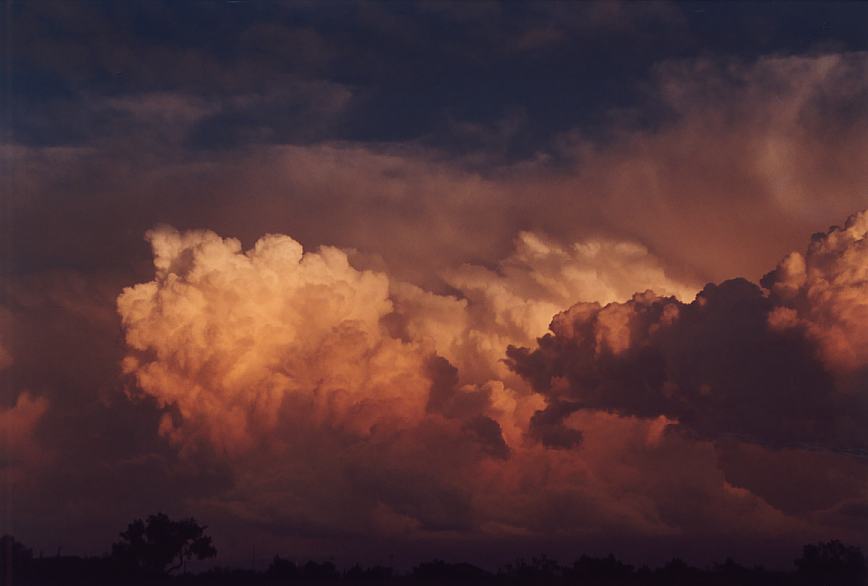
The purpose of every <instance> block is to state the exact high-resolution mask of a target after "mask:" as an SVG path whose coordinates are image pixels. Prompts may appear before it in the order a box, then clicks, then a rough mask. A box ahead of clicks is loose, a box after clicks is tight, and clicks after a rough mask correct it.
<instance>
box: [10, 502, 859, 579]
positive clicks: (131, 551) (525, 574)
mask: <svg viewBox="0 0 868 586" xmlns="http://www.w3.org/2000/svg"><path fill="white" fill-rule="evenodd" d="M206 529H207V528H206V527H203V526H201V525H199V524H198V523H197V522H196V521H195V519H183V520H180V521H174V520H171V519H169V517H167V516H166V515H163V514H157V515H151V516H150V517H148V518H147V519H146V520H141V519H137V520H135V521H133V522H132V523H130V524H129V526H128V527H127V529H126V531H123V532H121V534H120V541H118V542H117V543H115V544H114V545H113V546H112V549H111V553H108V554H105V555H102V556H94V557H78V556H61V555H56V556H51V557H43V556H34V555H33V551H32V550H31V549H29V548H27V547H26V546H24V545H23V544H21V543H19V542H18V541H16V540H15V539H14V538H13V537H11V536H8V535H7V536H3V537H2V538H0V554H2V558H0V578H2V585H3V586H15V585H22V586H27V585H42V584H64V585H66V584H89V585H94V586H100V585H110V584H111V585H120V584H143V585H146V584H168V583H172V584H178V585H183V584H190V585H191V586H192V585H203V586H205V585H209V584H214V585H221V584H226V585H239V586H240V585H247V584H253V585H256V584H261V585H263V586H265V585H278V584H292V585H298V586H301V585H302V584H324V583H338V582H341V583H361V584H366V585H369V586H376V585H378V584H390V585H395V584H421V585H425V584H430V585H432V586H433V585H441V584H444V585H445V584H483V585H485V584H490V585H491V586H501V585H503V586H511V585H524V584H547V585H548V584H551V585H553V586H561V585H563V586H567V585H576V586H581V585H588V586H595V585H600V586H618V585H637V586H639V585H648V586H657V585H659V586H663V585H667V586H669V585H673V586H679V585H690V586H705V585H707V586H729V585H732V586H736V585H737V586H754V585H756V586H777V585H781V586H784V585H786V586H856V585H866V584H868V572H866V562H865V557H864V555H863V554H862V551H861V550H860V549H859V548H858V547H855V546H851V545H846V544H844V543H841V542H840V541H834V540H833V541H829V542H825V543H817V544H812V545H806V546H805V547H804V548H803V549H802V552H801V555H799V556H798V557H797V559H795V561H794V565H793V568H792V569H791V570H789V571H774V570H768V569H765V568H763V567H760V566H753V567H746V566H742V565H740V564H738V563H736V562H735V561H733V560H731V559H727V560H726V561H724V562H722V563H719V564H715V565H712V566H709V567H704V568H697V567H693V566H691V565H689V564H687V563H685V562H684V561H682V560H680V559H674V560H672V561H670V562H668V563H666V564H664V565H662V566H660V567H656V568H649V567H646V566H642V567H639V568H637V567H634V566H631V565H629V564H626V563H624V562H621V561H620V560H618V559H617V558H615V557H614V556H612V555H609V556H606V557H589V556H585V555H583V556H580V557H579V558H578V559H576V561H574V562H573V563H571V564H561V563H559V562H557V561H555V560H553V559H550V558H548V557H546V556H541V557H532V558H530V559H522V560H518V561H517V562H515V563H512V564H508V565H506V566H504V567H502V568H500V569H499V570H497V571H496V572H490V571H486V570H483V569H481V568H479V567H477V566H474V565H472V564H467V563H448V562H444V561H442V560H434V561H431V562H425V563H422V564H419V565H418V566H416V567H415V568H413V569H412V570H411V571H409V572H406V573H398V572H395V571H394V570H393V569H392V568H388V567H384V566H370V567H363V566H360V565H355V566H353V567H351V568H349V569H348V570H344V571H340V570H339V569H338V568H337V567H336V566H335V565H334V564H333V563H332V562H328V561H326V562H316V561H306V562H300V563H297V562H294V561H291V560H289V559H286V558H283V557H280V556H276V557H275V558H274V559H273V560H272V562H271V564H270V565H269V566H268V568H267V569H266V570H264V571H261V572H256V571H252V570H242V569H237V568H221V567H215V568H212V569H210V570H207V571H204V572H199V573H191V572H188V571H187V563H188V562H189V561H190V560H204V559H208V558H212V557H214V556H216V554H217V550H216V548H215V547H214V545H213V544H212V543H211V538H210V537H209V536H208V535H207V534H206Z"/></svg>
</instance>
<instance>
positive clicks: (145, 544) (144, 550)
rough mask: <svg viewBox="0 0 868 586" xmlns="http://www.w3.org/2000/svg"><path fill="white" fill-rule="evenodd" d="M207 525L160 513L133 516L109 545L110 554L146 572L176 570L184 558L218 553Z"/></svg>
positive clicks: (208, 556)
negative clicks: (207, 530)
mask: <svg viewBox="0 0 868 586" xmlns="http://www.w3.org/2000/svg"><path fill="white" fill-rule="evenodd" d="M206 529H207V527H204V526H202V525H199V524H198V523H197V522H196V520H195V519H193V518H190V519H181V520H179V521H173V520H172V519H170V518H169V517H168V516H167V515H165V514H163V513H157V514H156V515H151V516H149V517H148V518H147V520H146V521H142V520H141V519H136V520H135V521H133V522H132V523H130V524H129V525H128V526H127V530H126V531H124V532H122V533H121V534H120V536H121V541H119V542H118V543H115V544H114V545H113V546H112V557H113V558H114V559H116V560H118V561H119V562H120V563H122V564H124V565H126V566H127V567H130V568H132V569H135V570H137V571H139V572H143V573H146V574H168V573H172V572H174V571H177V570H179V569H180V568H182V567H183V566H184V564H185V563H186V561H187V560H190V559H194V558H195V559H197V560H204V559H207V558H212V557H214V556H215V555H217V550H216V549H215V548H214V545H213V544H212V543H211V537H209V536H208V535H205V530H206Z"/></svg>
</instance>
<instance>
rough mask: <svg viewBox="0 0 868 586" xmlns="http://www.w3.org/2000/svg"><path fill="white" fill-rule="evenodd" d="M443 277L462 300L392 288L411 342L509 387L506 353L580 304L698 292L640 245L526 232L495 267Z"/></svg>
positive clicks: (468, 373) (468, 375) (477, 377)
mask: <svg viewBox="0 0 868 586" xmlns="http://www.w3.org/2000/svg"><path fill="white" fill-rule="evenodd" d="M442 277H443V280H444V281H445V283H446V284H447V285H448V286H449V287H451V288H452V290H454V291H455V292H457V294H458V296H457V297H450V296H445V295H437V294H434V293H430V292H427V291H425V290H423V289H421V288H419V287H416V286H413V285H409V284H406V283H401V282H399V283H396V284H394V285H393V287H392V291H393V297H394V300H395V305H396V310H397V312H398V313H400V314H401V315H402V317H403V320H404V321H403V326H404V328H405V331H406V332H407V334H408V335H410V336H411V337H414V338H420V339H430V340H433V342H434V345H435V348H436V349H437V351H438V352H439V353H440V354H441V355H443V356H445V357H446V358H448V359H449V360H450V362H452V363H453V364H455V365H457V366H458V367H459V371H460V372H461V376H462V378H463V380H468V381H474V382H484V381H486V380H488V379H498V380H509V379H510V373H509V370H508V369H507V368H505V366H504V365H503V363H502V358H503V353H504V349H505V348H506V347H507V346H508V345H519V344H529V343H531V342H532V341H533V340H534V339H535V338H537V337H539V336H541V335H543V334H544V333H545V332H546V330H547V328H548V323H549V321H550V320H551V316H552V315H554V314H555V313H556V312H557V311H559V310H560V309H561V308H563V307H566V306H569V305H571V304H573V303H575V302H577V301H594V302H598V303H602V304H607V303H610V302H613V301H623V300H626V299H629V298H630V296H631V295H632V294H633V292H634V291H636V290H646V289H653V290H655V291H657V292H658V293H661V294H668V295H677V296H679V297H680V298H684V299H688V298H691V297H692V296H693V295H694V294H695V291H696V290H695V288H693V287H691V286H690V285H687V284H683V283H680V282H678V281H676V280H674V279H672V278H670V277H669V276H668V275H667V274H666V271H665V270H664V268H663V266H662V263H661V262H660V260H659V259H658V258H656V257H655V256H654V255H653V254H652V253H650V252H649V251H648V249H647V248H645V247H644V246H642V245H641V244H638V243H635V242H630V241H615V240H610V239H600V238H598V239H587V240H583V241H578V242H574V243H572V244H571V245H568V246H563V245H560V244H558V243H557V242H554V241H552V240H551V239H548V238H545V237H544V236H542V235H540V234H536V233H533V232H526V231H525V232H520V233H519V235H518V236H517V237H516V239H515V242H514V250H513V251H512V252H511V253H510V254H509V255H508V256H506V258H504V259H502V260H500V261H498V262H497V264H496V265H495V266H493V267H491V268H489V267H486V266H482V265H477V264H470V263H465V264H462V265H460V266H458V267H455V268H448V269H445V270H444V271H443V272H442ZM510 382H514V381H510Z"/></svg>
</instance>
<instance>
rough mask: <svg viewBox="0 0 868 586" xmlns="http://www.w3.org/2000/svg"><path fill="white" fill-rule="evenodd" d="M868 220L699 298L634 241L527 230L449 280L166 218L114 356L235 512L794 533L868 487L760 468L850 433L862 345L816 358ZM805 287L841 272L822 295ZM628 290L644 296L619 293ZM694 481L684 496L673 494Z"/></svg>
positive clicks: (855, 420)
mask: <svg viewBox="0 0 868 586" xmlns="http://www.w3.org/2000/svg"><path fill="white" fill-rule="evenodd" d="M864 217H865V216H864V215H860V216H855V217H854V218H853V219H851V220H850V221H849V222H848V224H847V227H845V228H844V229H833V230H831V231H830V232H828V233H827V234H825V235H823V236H818V237H816V238H815V240H814V243H813V244H812V248H811V249H810V250H809V252H808V253H807V254H806V255H805V256H804V257H799V258H802V259H803V262H801V264H799V261H797V260H793V259H794V258H796V257H788V259H786V260H785V261H783V262H782V263H781V266H780V267H779V268H778V269H777V270H776V271H775V272H773V273H771V274H770V276H769V277H767V279H766V280H764V281H763V284H764V287H761V286H759V285H756V284H753V283H750V282H748V281H746V280H743V279H736V280H732V281H727V282H724V283H721V284H719V285H708V286H706V287H705V288H704V289H703V290H702V291H701V292H700V293H699V294H698V295H697V296H696V298H695V299H694V300H693V301H690V302H688V301H687V300H688V299H689V298H690V287H689V286H687V285H683V284H680V283H678V282H676V281H673V280H671V279H669V278H668V277H667V276H666V274H665V272H663V271H662V269H661V268H660V266H659V264H658V263H657V261H656V260H655V259H654V257H653V256H652V255H650V254H649V253H648V252H647V250H645V249H644V248H642V247H639V246H637V245H634V244H628V243H616V242H596V243H595V242H586V243H583V244H580V245H576V246H574V247H572V248H566V247H563V246H558V245H555V244H553V243H551V242H548V241H547V240H546V239H544V238H542V237H540V236H538V235H533V234H522V235H521V236H520V237H519V239H518V241H517V247H516V251H515V253H514V254H513V255H512V256H510V257H509V258H508V259H506V260H504V261H503V262H502V263H500V264H499V265H498V266H496V267H492V268H483V267H479V266H471V265H465V266H463V267H460V268H458V269H456V270H454V271H453V272H451V273H449V274H446V275H444V278H445V279H446V280H447V281H448V282H449V283H450V284H451V286H452V287H453V289H454V290H455V291H456V293H455V294H453V295H445V294H435V293H432V292H430V291H426V290H424V289H421V288H419V287H417V286H415V285H409V284H407V283H404V282H401V281H399V280H396V279H394V278H391V277H390V276H389V275H388V274H386V273H384V272H377V271H371V270H360V269H357V268H355V267H354V266H353V265H352V263H351V262H350V259H349V257H348V255H347V253H345V252H344V251H342V250H339V249H337V248H330V247H323V248H321V249H319V250H317V251H312V252H311V251H308V252H305V251H304V250H303V249H302V247H301V245H300V244H299V243H298V242H296V241H295V240H293V239H291V238H289V237H287V236H280V235H270V236H265V237H263V238H262V239H260V240H259V241H258V242H257V243H256V244H255V245H254V246H253V247H252V248H251V249H249V250H246V251H245V250H243V249H242V247H241V244H240V242H238V241H237V240H234V239H231V238H228V239H224V238H221V237H220V236H218V235H216V234H215V233H213V232H208V231H193V232H184V233H180V232H177V231H175V230H174V229H171V228H167V227H162V228H158V229H155V230H153V231H151V232H150V233H149V235H148V238H149V240H150V242H151V246H152V248H153V251H154V264H155V268H156V271H155V275H154V278H153V280H151V281H149V282H146V283H142V284H139V285H136V286H133V287H129V288H127V289H126V290H124V292H123V293H122V294H121V296H120V297H119V298H118V310H119V312H120V315H121V318H122V323H123V325H124V328H125V333H126V340H127V344H128V346H129V348H130V352H129V355H128V357H127V358H126V359H125V360H124V369H125V371H126V372H127V373H128V374H129V375H131V376H132V377H133V379H134V381H135V384H134V386H133V387H132V389H135V390H132V391H131V392H132V394H133V395H139V396H146V397H151V398H153V399H156V400H157V402H158V403H159V404H160V405H161V406H162V407H163V408H164V410H165V415H164V416H163V420H162V424H161V425H160V432H161V433H162V434H163V435H164V436H165V437H166V438H168V439H169V441H171V442H172V443H174V444H175V445H176V446H178V448H179V449H180V450H181V452H182V454H184V455H185V457H187V458H188V459H189V460H190V461H191V462H195V461H197V460H201V459H203V458H204V459H206V460H207V459H214V458H216V460H217V461H220V462H222V463H223V465H225V466H228V469H229V470H231V472H232V477H233V480H232V488H231V490H229V492H227V493H226V494H225V495H223V496H222V497H219V498H217V497H211V498H210V499H209V500H208V506H212V507H219V508H222V509H223V510H228V511H229V512H230V513H231V514H232V515H233V516H235V517H240V518H245V519H249V520H256V521H258V522H262V523H268V522H275V520H277V521H279V522H280V523H283V524H289V525H291V526H295V527H302V528H306V529H305V531H309V532H314V533H322V532H326V533H334V532H344V531H351V532H353V531H361V532H369V533H370V534H372V535H380V536H383V535H387V536H388V535H392V536H394V535H405V536H415V537H419V536H425V535H428V536H430V535H433V534H437V533H440V532H443V531H447V532H460V533H464V534H476V535H487V536H489V537H497V536H499V538H500V537H503V536H516V535H522V536H532V535H544V534H547V533H550V532H552V531H557V532H565V533H567V534H572V535H577V534H581V533H582V531H583V529H581V526H582V523H580V522H579V520H580V519H592V520H593V523H592V525H593V526H594V528H595V529H594V530H599V528H600V527H609V528H612V529H613V530H614V529H615V528H617V529H618V530H619V531H621V530H626V531H630V532H633V533H636V532H638V533H643V534H653V535H675V534H678V533H679V532H681V531H685V530H689V528H690V527H693V528H695V527H697V526H699V525H698V524H702V523H706V522H710V523H713V524H714V525H715V527H730V529H732V530H736V529H738V528H740V529H738V530H747V527H748V526H750V530H751V531H757V530H759V529H758V527H763V530H767V531H770V532H784V533H787V532H789V533H792V532H794V531H804V530H806V529H805V528H806V527H807V525H806V523H807V520H806V519H805V518H802V517H799V516H798V515H802V514H805V511H806V510H808V509H811V507H814V508H816V507H819V506H821V505H822V506H824V507H826V506H833V505H834V506H838V504H839V503H841V502H844V501H846V502H851V501H853V499H855V500H856V501H858V500H859V499H860V498H862V497H863V496H865V495H861V494H860V493H859V491H858V490H857V491H855V492H854V489H853V486H851V485H850V484H847V485H841V486H837V485H836V489H835V491H833V493H834V495H836V496H835V497H834V499H833V501H834V502H833V501H830V500H829V498H832V497H829V498H826V499H814V500H813V501H810V503H808V504H805V503H801V504H799V503H793V502H792V499H789V500H788V499H787V497H786V496H785V495H784V496H781V494H780V492H779V491H777V492H776V491H775V489H774V487H771V488H770V487H769V484H768V482H767V481H763V480H762V479H757V475H756V474H754V473H753V472H750V470H752V468H751V466H752V465H753V464H752V463H754V462H757V461H762V460H763V459H764V458H766V456H767V450H771V449H786V450H789V452H788V453H793V454H797V453H798V451H799V450H801V449H804V448H805V447H808V448H811V449H814V448H818V447H819V448H828V449H830V450H838V451H841V450H844V451H846V450H847V449H849V448H852V447H858V446H861V445H862V444H863V443H864V439H865V438H864V432H862V431H861V429H862V428H863V427H864V426H860V422H864V421H865V419H864V414H865V411H864V410H863V408H862V405H864V403H861V402H860V397H861V395H859V394H858V393H857V392H856V391H855V390H853V389H851V388H850V387H848V388H846V389H845V388H844V387H842V386H841V385H842V383H841V382H840V381H841V380H844V379H841V376H844V375H847V376H850V375H852V372H854V370H853V369H854V368H856V369H857V370H858V367H859V364H862V363H860V362H859V361H858V360H857V361H856V362H855V363H854V362H853V360H852V359H851V358H848V359H847V360H845V361H839V360H836V359H834V358H833V356H832V354H830V353H834V352H835V351H836V350H835V349H837V348H839V347H842V346H841V345H842V344H843V343H844V342H841V340H842V339H843V340H845V341H846V344H850V345H852V346H853V347H854V348H858V340H859V338H858V336H859V335H861V334H859V331H860V330H858V328H857V327H856V325H857V324H856V323H855V322H853V321H852V320H853V319H855V317H854V316H859V315H860V313H859V311H861V310H859V309H858V308H859V307H862V306H861V305H860V303H861V302H860V301H859V299H864V297H860V295H861V293H860V291H861V289H860V287H862V285H861V282H860V280H859V278H857V277H858V271H856V272H854V270H855V269H854V267H857V268H858V267H861V266H862V265H861V264H860V263H861V262H862V261H863V259H864V257H862V256H860V255H861V252H860V250H862V248H861V247H863V240H864V229H863V228H861V227H862V226H863V225H864ZM812 251H813V252H812ZM802 266H804V273H805V275H813V277H808V276H805V278H802V277H800V276H798V275H799V274H801V273H799V272H798V269H799V267H802ZM810 267H813V268H810ZM820 267H822V269H821V268H820ZM848 267H849V268H848ZM793 275H795V276H793ZM847 275H849V277H848V276H847ZM812 278H813V280H812ZM809 283H813V286H814V290H817V291H819V289H817V287H820V286H821V284H822V287H826V288H827V289H828V286H827V285H826V283H836V284H837V285H836V288H835V291H836V293H835V294H829V293H828V292H826V293H823V294H820V295H819V297H816V295H815V296H814V297H816V298H814V297H812V296H811V295H810V294H809V293H808V289H809V288H810V287H809V285H808V284H809ZM644 286H647V287H654V288H655V289H656V290H657V291H658V292H659V293H660V294H658V293H654V292H651V291H646V292H645V293H637V294H634V295H633V296H632V297H631V298H629V299H625V297H626V296H627V291H628V290H630V289H631V288H632V289H635V288H640V289H641V288H644ZM824 291H825V289H824ZM676 294H678V295H680V296H681V298H679V297H678V296H676ZM571 297H574V298H576V299H584V301H582V302H580V303H578V304H575V305H573V306H572V307H571V308H570V309H568V310H566V311H564V312H562V313H560V314H558V315H557V316H556V317H555V319H554V321H552V323H551V328H552V333H550V334H547V335H545V336H543V337H541V338H540V340H539V344H538V346H537V347H535V348H533V349H530V348H519V347H516V346H511V347H510V348H509V350H508V351H507V350H506V348H505V347H504V346H501V347H500V353H498V352H497V346H498V344H504V345H505V344H510V343H513V341H515V342H520V341H521V340H527V339H528V338H532V337H533V336H534V335H536V334H537V333H538V332H539V331H540V329H541V328H542V327H543V326H541V325H540V320H541V319H542V317H541V315H542V314H543V313H544V312H545V311H546V310H547V309H546V308H548V307H551V306H552V305H553V304H558V303H565V304H566V303H569V302H568V301H566V300H567V299H569V298H571ZM844 302H846V303H849V304H850V305H846V304H844V305H842V303H844ZM823 303H825V304H826V306H825V307H824V306H823ZM830 316H831V317H830ZM821 317H822V318H823V319H821ZM829 332H833V333H834V334H835V336H837V337H834V338H829V335H827V334H828V333H829ZM842 336H843V338H842ZM829 340H834V343H833V342H832V341H829ZM846 344H845V345H846ZM504 354H506V355H507V357H508V361H507V365H508V366H509V367H510V368H511V369H512V372H507V371H506V369H505V367H504V366H503V363H501V362H499V361H500V360H502V359H503V357H504ZM852 354H853V353H852V352H850V354H848V356H851V355H852ZM474 363H475V365H474ZM854 365H855V366H854ZM467 368H469V369H471V371H472V372H471V373H469V374H468V373H463V372H462V369H467ZM474 369H475V370H474ZM504 372H505V373H506V374H503V376H501V373H504ZM510 377H511V378H510ZM846 380H852V376H850V378H848V379H846ZM673 430H674V431H681V432H685V433H670V432H673ZM750 445H754V446H756V448H755V449H748V448H745V447H744V446H750ZM727 446H728V447H727ZM739 446H741V447H739ZM552 448H571V449H552ZM821 459H822V458H821ZM674 461H679V462H682V463H683V462H684V461H690V462H691V463H692V464H691V466H688V467H687V468H689V469H690V473H679V474H675V473H674V470H675V468H673V466H672V464H673V462H674ZM613 462H622V463H624V464H623V466H614V465H613ZM823 462H826V460H825V459H823ZM842 465H844V464H840V463H839V462H838V461H836V462H833V463H832V464H829V466H831V467H830V469H829V474H828V477H829V478H836V477H837V476H836V474H837V473H836V472H835V470H836V469H838V468H840V466H842ZM640 468H641V469H642V470H644V472H643V473H642V474H636V473H630V472H629V470H634V472H635V470H636V469H640ZM678 468H679V469H682V470H683V469H684V466H679V467H678ZM663 470H668V471H669V472H667V473H666V474H665V475H664V476H665V478H664V476H660V474H658V473H657V472H655V471H658V472H659V471H663ZM824 478H825V477H824ZM544 479H545V480H544ZM814 484H817V483H816V482H815V483H814ZM851 484H852V483H851ZM397 487H400V489H399V488H397ZM814 488H816V487H814ZM752 490H756V491H758V492H757V493H756V494H755V493H753V492H752ZM811 490H814V489H813V488H812V489H811ZM758 494H761V495H762V496H758ZM830 494H831V493H830ZM619 495H620V496H619ZM675 495H681V496H675ZM699 495H702V496H701V498H699ZM764 499H769V501H768V502H766V501H765V500H764ZM835 499H837V500H835ZM848 499H849V500H848ZM694 500H695V501H696V502H697V503H699V502H701V503H702V504H701V506H700V505H699V504H698V505H697V506H699V507H700V508H698V509H696V510H693V511H692V512H691V513H690V514H684V511H683V510H681V509H680V508H679V506H683V505H679V506H676V504H675V503H676V501H677V502H678V503H683V502H686V501H691V502H692V501H694ZM770 502H771V503H774V506H773V505H770V504H769V503H770ZM551 503H560V504H559V505H558V507H557V508H558V511H557V513H556V512H555V511H554V510H553V509H552V508H551ZM811 503H813V504H811ZM818 503H819V504H818ZM775 506H780V507H782V508H784V509H785V510H787V511H795V513H794V514H795V515H796V516H788V515H787V514H785V513H783V512H781V511H780V510H778V509H776V508H775ZM806 507H807V509H806ZM712 511H716V513H714V514H712ZM725 511H730V512H731V514H729V513H726V512H725ZM735 511H738V512H739V513H738V514H735ZM712 517H713V520H712ZM735 519H743V520H744V522H743V523H742V524H741V525H739V523H741V521H739V523H735V521H734V520H735ZM747 519H750V521H747ZM733 523H735V524H733Z"/></svg>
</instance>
